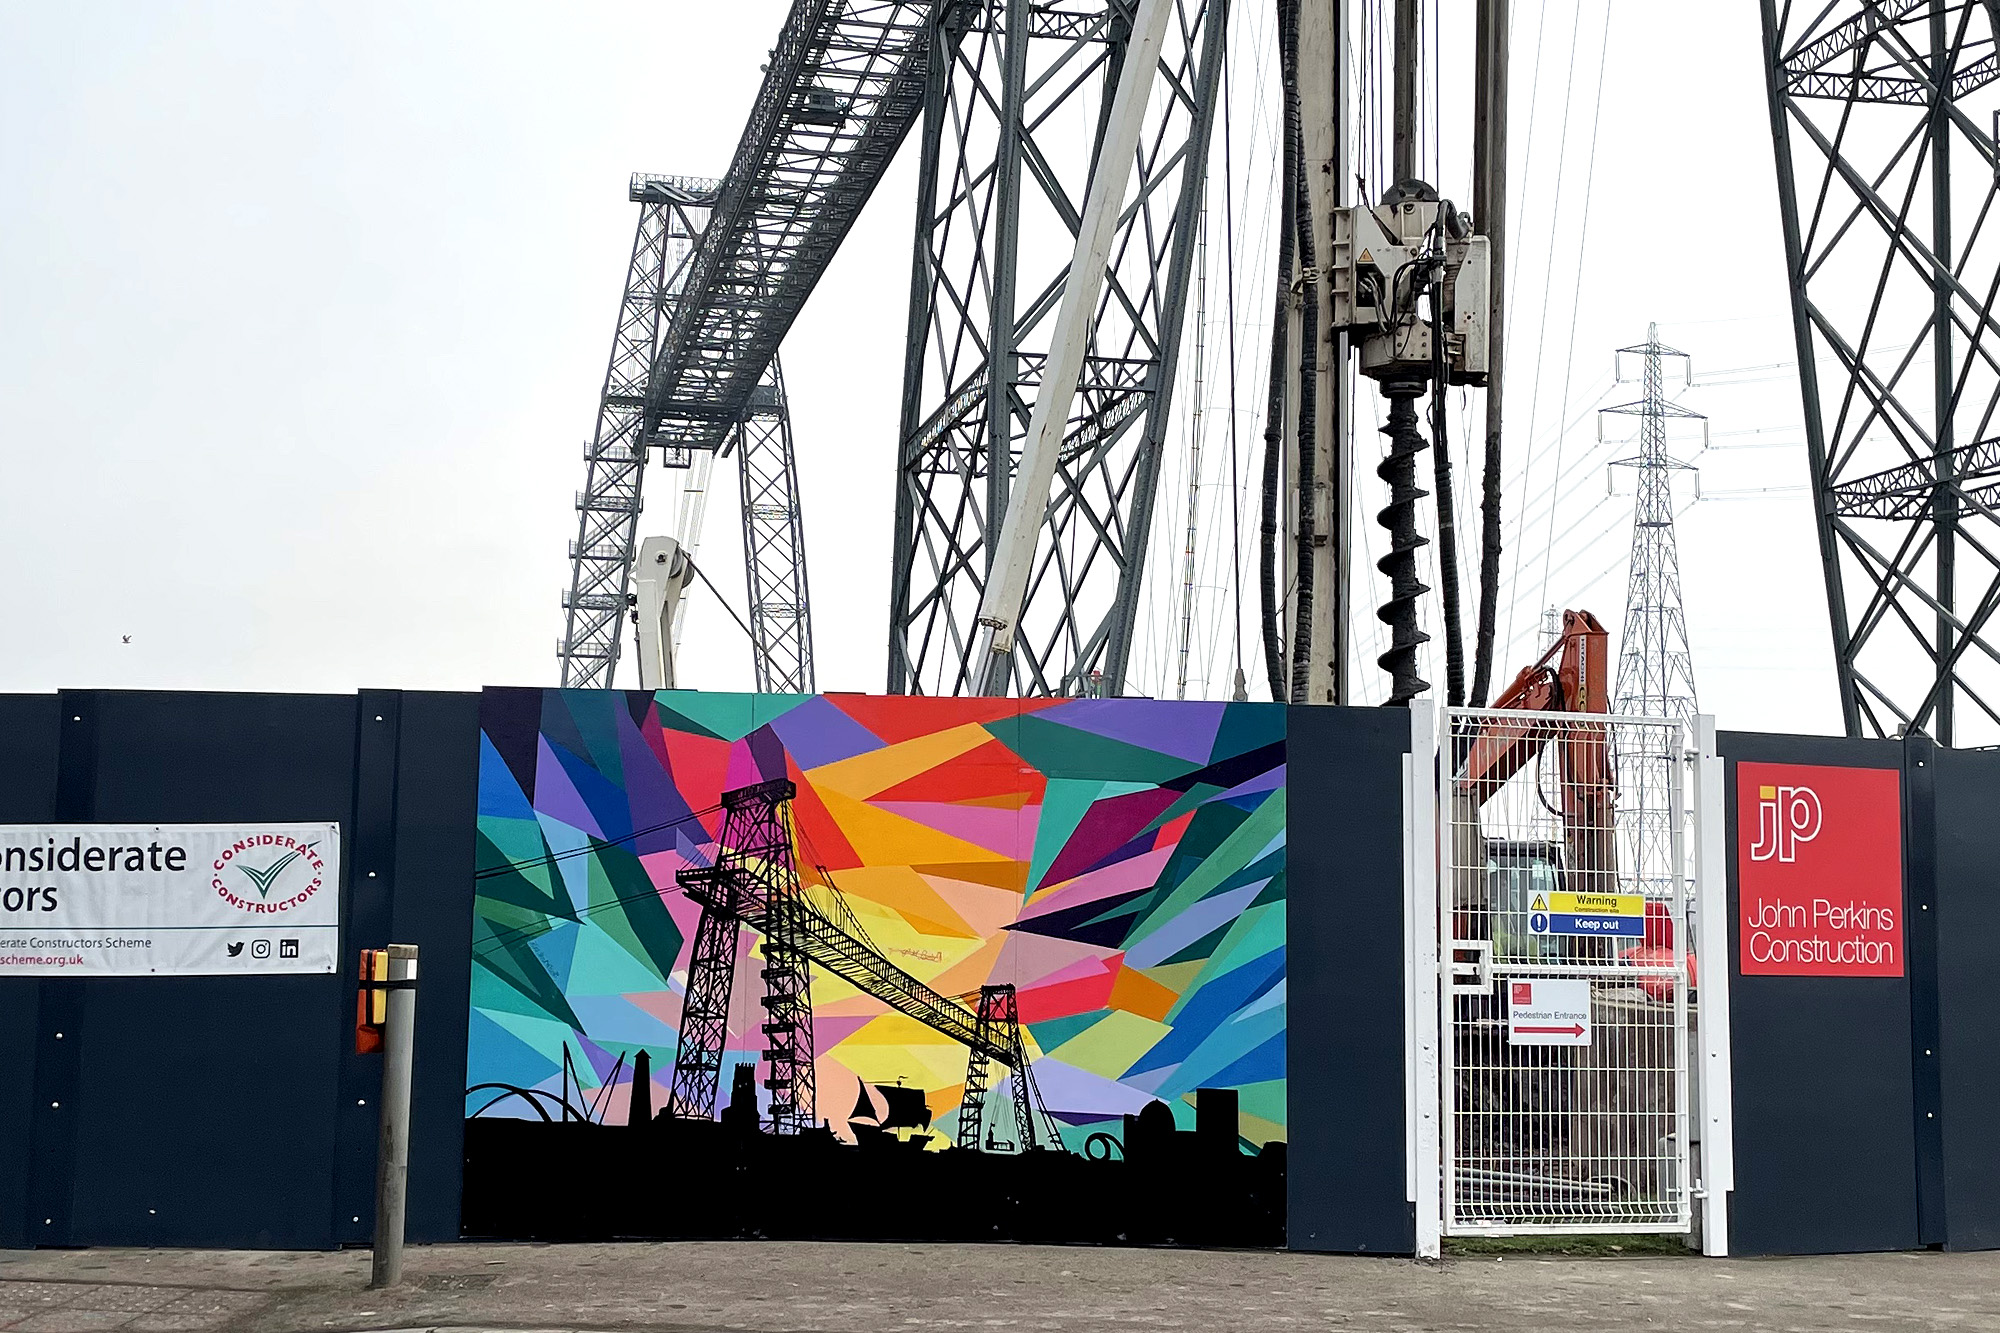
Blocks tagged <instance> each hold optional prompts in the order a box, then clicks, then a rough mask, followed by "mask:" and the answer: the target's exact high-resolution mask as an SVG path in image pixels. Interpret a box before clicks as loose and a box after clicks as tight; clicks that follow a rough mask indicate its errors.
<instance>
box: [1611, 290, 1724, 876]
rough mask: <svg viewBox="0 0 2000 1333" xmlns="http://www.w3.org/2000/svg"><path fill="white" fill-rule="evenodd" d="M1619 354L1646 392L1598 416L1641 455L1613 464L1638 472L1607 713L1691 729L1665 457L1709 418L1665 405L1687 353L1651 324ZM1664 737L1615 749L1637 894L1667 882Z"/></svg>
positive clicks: (1690, 687)
mask: <svg viewBox="0 0 2000 1333" xmlns="http://www.w3.org/2000/svg"><path fill="white" fill-rule="evenodd" d="M1618 356H1619V358H1620V360H1621V361H1622V360H1623V358H1625V357H1627V356H1637V357H1642V358H1644V365H1645V369H1644V372H1643V374H1642V376H1641V380H1642V382H1643V384H1644V386H1645V396H1644V397H1642V398H1640V399H1639V400H1638V401H1637V402H1632V403H1622V404H1620V405H1619V406H1617V407H1607V408H1605V409H1603V411H1604V413H1606V414H1615V415H1621V416H1636V417H1638V418H1639V440H1638V444H1639V449H1638V452H1637V453H1634V454H1632V455H1630V456H1629V457H1625V458H1619V459H1615V460H1613V462H1612V464H1611V466H1612V467H1629V468H1632V469H1634V470H1635V471H1636V472H1637V474H1638V488H1637V493H1636V495H1635V496H1634V499H1633V504H1632V562H1631V568H1630V572H1629V573H1628V574H1627V576H1626V582H1625V626H1624V630H1623V632H1622V633H1621V634H1620V636H1619V640H1618V681H1617V687H1616V690H1615V693H1614V695H1613V705H1612V708H1613V711H1614V712H1617V713H1620V714H1623V715H1626V716H1638V717H1664V718H1672V719H1674V720H1676V721H1680V722H1684V723H1686V724H1687V725H1688V726H1690V727H1692V726H1693V724H1694V715H1695V693H1694V661H1693V655H1692V654H1691V653H1690V651H1689V649H1688V633H1687V613H1686V610H1685V609H1684V607H1683V606H1682V603H1681V562H1680V552H1679V548H1678V546H1677V545H1676V542H1675V539H1674V487H1673V480H1674V474H1675V473H1676V472H1690V471H1692V470H1693V469H1692V467H1691V466H1690V465H1689V464H1687V463H1684V462H1682V461H1681V460H1680V459H1678V458H1675V457H1674V456H1673V455H1672V454H1671V453H1669V452H1668V451H1667V423H1668V422H1669V421H1671V420H1676V419H1679V420H1689V421H1699V422H1702V423H1703V429H1704V431H1705V430H1706V429H1707V421H1708V418H1706V417H1704V416H1702V415H1701V413H1699V412H1692V411H1689V410H1688V409H1687V408H1685V407H1682V406H1680V404H1678V403H1674V402H1669V401H1668V399H1667V392H1666V370H1665V364H1664V363H1665V362H1666V360H1667V359H1668V358H1670V357H1678V358H1679V359H1680V360H1681V362H1682V368H1683V371H1684V372H1685V370H1686V366H1687V353H1685V352H1680V351H1676V350H1675V349H1673V348H1671V347H1668V346H1666V345H1665V344H1663V343H1662V342H1661V341H1660V328H1659V325H1657V324H1648V325H1647V326H1646V341H1645V342H1644V343H1643V344H1641V345H1640V346H1637V347H1621V348H1619V349H1618ZM1663 734H1664V733H1662V732H1660V730H1659V729H1658V728H1652V727H1647V728H1641V729H1637V730H1635V731H1632V732H1631V733H1629V735H1630V736H1632V737H1635V738H1637V739H1638V741H1639V744H1640V747H1641V749H1640V752H1638V753H1629V752H1628V753H1623V754H1620V755H1618V756H1617V761H1618V787H1619V792H1618V802H1619V814H1620V818H1619V821H1618V822H1619V827H1620V831H1621V833H1623V834H1625V835H1626V838H1627V840H1628V846H1627V848H1624V849H1621V852H1622V854H1621V856H1620V858H1619V864H1620V865H1621V866H1623V867H1624V868H1625V872H1626V875H1627V876H1628V878H1631V879H1634V880H1636V881H1637V882H1638V883H1639V885H1640V886H1641V887H1642V888H1643V887H1645V886H1647V885H1648V884H1649V883H1654V884H1655V885H1656V887H1657V888H1658V889H1659V893H1658V894H1656V895H1655V896H1659V897H1667V896H1669V895H1670V893H1671V890H1670V888H1669V886H1668V885H1667V884H1666V883H1665V882H1664V881H1666V880H1669V879H1671V878H1672V876H1673V874H1674V871H1673V868H1672V867H1673V863H1672V850H1673V848H1672V839H1671V837H1670V833H1671V829H1672V824H1671V818H1672V814H1673V799H1674V797H1673V792H1674V786H1673V770H1672V765H1673V761H1674V756H1673V755H1672V754H1670V753H1669V752H1668V747H1666V746H1663V745H1662V746H1656V745H1655V744H1654V742H1655V741H1656V740H1658V739H1659V738H1660V737H1661V736H1662V735H1663Z"/></svg>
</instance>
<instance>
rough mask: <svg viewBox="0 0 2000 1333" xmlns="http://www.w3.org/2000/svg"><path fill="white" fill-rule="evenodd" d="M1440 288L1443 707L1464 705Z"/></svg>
mask: <svg viewBox="0 0 2000 1333" xmlns="http://www.w3.org/2000/svg"><path fill="white" fill-rule="evenodd" d="M1444 379H1445V368H1444V288H1443V286H1442V285H1441V284H1440V285H1437V286H1433V287H1432V288H1431V475H1432V478H1433V479H1434V480H1435V481H1436V482H1437V515H1438V583H1439V584H1440V586H1441V592H1440V596H1441V597H1442V598H1443V600H1444V680H1445V702H1446V703H1448V704H1450V705H1451V706H1452V707H1453V708H1457V707H1459V706H1460V705H1461V704H1463V703H1464V702H1465V634H1464V631H1463V630H1462V629H1461V628H1460V626H1459V622H1458V507H1457V501H1456V499H1455V498H1454V496H1453V494H1452V484H1451V449H1450V447H1449V445H1448V444H1447V443H1446V432H1445V416H1446V412H1445V397H1444V394H1445V382H1444Z"/></svg>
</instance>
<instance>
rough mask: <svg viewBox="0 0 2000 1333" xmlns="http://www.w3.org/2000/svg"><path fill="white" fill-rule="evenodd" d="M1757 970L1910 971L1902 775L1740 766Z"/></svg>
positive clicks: (1742, 849) (1751, 945)
mask: <svg viewBox="0 0 2000 1333" xmlns="http://www.w3.org/2000/svg"><path fill="white" fill-rule="evenodd" d="M1736 817H1737V845H1736V869H1737V884H1738V889H1739V891H1740V894H1741V910H1742V920H1741V923H1740V924H1741V927H1742V943H1741V952H1742V964H1743V973H1744V975H1745V976H1757V975H1764V976H1808V977H1900V976H1902V975H1903V801H1902V778H1901V775H1900V774H1898V773H1897V772H1896V770H1894V769H1889V768H1827V767H1822V766H1820V765H1816V764H1748V763H1745V764H1738V765H1737V766H1736Z"/></svg>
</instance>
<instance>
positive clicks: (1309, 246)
mask: <svg viewBox="0 0 2000 1333" xmlns="http://www.w3.org/2000/svg"><path fill="white" fill-rule="evenodd" d="M1287 8H1288V10H1289V14H1288V16H1287V21H1286V22H1285V24H1284V25H1283V26H1282V27H1281V28H1280V30H1279V34H1278V63H1279V69H1280V70H1281V71H1282V73H1283V78H1284V90H1285V141H1286V146H1287V152H1286V154H1285V156H1286V157H1287V159H1288V160H1289V161H1290V164H1291V165H1290V175H1289V176H1288V177H1287V178H1286V179H1287V183H1288V186H1289V188H1290V190H1291V194H1292V215H1293V217H1294V218H1295V219H1296V220H1297V221H1296V224H1295V226H1294V228H1293V230H1294V231H1296V232H1297V234H1298V235H1297V245H1298V267H1299V276H1300V278H1301V280H1302V281H1301V284H1300V291H1299V302H1300V306H1299V349H1298V352H1299V412H1298V428H1297V431H1296V432H1295V435H1294V438H1295V439H1296V440H1297V441H1298V446H1297V447H1298V475H1299V491H1298V519H1297V522H1296V525H1295V538H1294V546H1293V555H1292V563H1293V566H1294V568H1295V574H1296V601H1295V603H1294V610H1293V618H1292V689H1291V700H1292V702H1293V703H1295V704H1302V703H1304V702H1306V695H1307V694H1308V692H1309V690H1308V682H1309V681H1310V679H1311V676H1312V649H1313V634H1312V621H1313V592H1314V589H1313V546H1314V531H1313V529H1314V514H1313V503H1314V500H1315V499H1316V498H1317V496H1318V493H1319V485H1318V483H1319V448H1318V440H1319V384H1318V379H1319V273H1318V270H1317V268H1316V266H1315V254H1314V247H1313V235H1312V195H1311V192H1310V190H1309V188H1308V187H1307V184H1306V167H1305V126H1304V123H1303V120H1302V118H1301V113H1300V110H1299V5H1298V3H1297V2H1296V0H1291V2H1290V3H1289V4H1288V5H1287Z"/></svg>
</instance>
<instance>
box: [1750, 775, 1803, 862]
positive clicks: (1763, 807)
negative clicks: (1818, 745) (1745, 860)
mask: <svg viewBox="0 0 2000 1333" xmlns="http://www.w3.org/2000/svg"><path fill="white" fill-rule="evenodd" d="M1757 798H1758V799H1757V842H1756V844H1755V845H1754V846H1752V847H1751V848H1750V859H1751V860H1752V861H1769V860H1771V859H1772V858H1773V857H1776V858H1777V859H1778V860H1780V861H1786V862H1789V861H1791V860H1793V859H1795V858H1796V857H1797V856H1798V851H1799V844H1800V843H1802V842H1811V841H1812V840H1813V839H1814V838H1817V837H1818V836H1819V827H1820V820H1821V812H1820V806H1819V793H1818V792H1816V791H1814V790H1813V789H1812V788H1811V787H1759V788H1758V789H1757Z"/></svg>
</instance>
